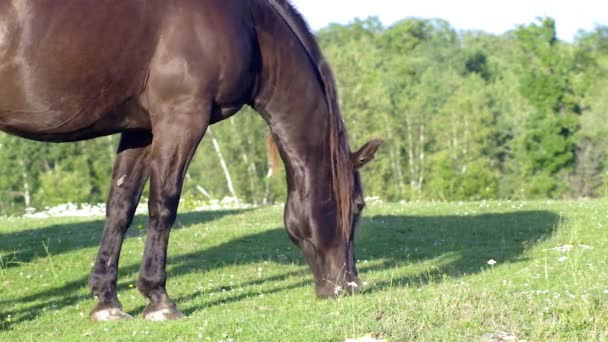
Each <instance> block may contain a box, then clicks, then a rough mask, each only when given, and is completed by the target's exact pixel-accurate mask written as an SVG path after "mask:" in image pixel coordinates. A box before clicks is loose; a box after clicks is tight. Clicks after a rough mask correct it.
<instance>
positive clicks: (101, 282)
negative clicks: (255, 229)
mask: <svg viewBox="0 0 608 342" xmlns="http://www.w3.org/2000/svg"><path fill="white" fill-rule="evenodd" d="M246 104H247V105H250V106H252V107H253V108H254V109H255V110H256V111H258V112H259V113H260V114H261V115H262V117H263V118H264V120H265V121H266V122H267V123H268V125H269V127H270V130H271V132H272V135H273V137H274V140H275V141H276V142H277V144H278V146H279V151H280V155H281V158H282V159H283V161H284V163H285V165H286V170H287V171H286V173H287V183H288V192H289V193H288V199H287V205H286V208H285V226H286V227H287V231H288V233H289V237H290V238H291V239H292V240H293V242H294V243H296V244H297V245H298V246H299V247H300V248H301V249H302V250H303V252H304V256H305V257H306V260H307V261H308V263H309V265H310V267H311V269H312V271H313V274H314V277H315V287H316V291H317V294H318V295H319V296H321V297H330V296H333V295H334V288H335V287H336V286H341V287H343V288H346V287H347V286H346V284H347V282H356V281H357V271H356V268H355V259H354V242H353V241H354V239H353V238H354V232H355V225H356V221H357V219H358V216H359V214H360V213H361V210H362V208H363V205H364V202H363V197H362V193H361V183H360V179H359V172H358V169H359V168H360V167H361V166H363V164H365V163H366V162H368V161H369V160H371V159H372V158H373V155H374V153H375V152H376V150H377V149H378V147H379V145H380V144H381V141H379V140H374V141H371V142H370V143H368V144H366V145H365V146H364V147H362V148H361V149H360V150H359V151H357V152H355V153H351V151H350V148H349V146H348V143H347V138H346V132H345V129H344V126H343V122H342V118H341V115H340V111H339V108H338V101H337V98H336V91H335V82H334V80H333V76H332V73H331V71H330V68H329V66H328V65H327V63H326V61H325V59H324V58H323V56H322V55H321V53H320V51H319V47H318V45H317V44H316V42H315V40H314V38H313V36H312V34H311V33H310V30H309V29H308V27H307V25H306V23H305V22H304V20H303V19H302V17H301V16H300V15H299V14H298V13H297V12H296V11H295V10H294V9H293V7H292V6H291V5H290V4H289V3H288V2H287V1H285V0H206V1H202V0H104V1H98V0H52V1H51V0H3V1H1V2H0V129H1V130H3V131H5V132H8V133H11V134H15V135H18V136H22V137H25V138H29V139H34V140H40V141H49V142H68V141H77V140H83V139H90V138H95V137H99V136H103V135H108V134H115V133H121V134H122V136H121V141H120V146H119V148H118V154H117V158H116V163H115V165H114V171H113V175H112V186H111V191H110V195H109V198H108V202H107V220H106V225H105V230H104V233H103V238H102V242H101V247H100V249H99V254H98V256H97V261H96V262H95V265H94V267H93V270H92V272H91V276H90V279H89V284H90V286H91V288H92V289H93V292H94V293H95V295H96V296H97V297H98V298H99V304H98V305H97V306H96V307H95V308H94V309H93V311H92V312H91V316H92V318H93V319H95V320H111V319H119V318H125V317H129V316H128V315H127V314H126V313H124V312H123V311H122V309H121V305H120V303H119V301H118V299H117V296H116V276H117V267H118V258H119V254H120V249H121V245H122V241H123V239H124V236H125V232H126V230H127V228H128V227H129V225H130V224H131V221H132V219H133V214H134V211H135V207H136V205H137V203H138V201H139V198H140V195H141V192H142V189H143V187H144V184H145V182H146V181H147V179H148V178H149V179H150V199H149V211H150V224H149V230H148V236H147V241H146V246H145V252H144V257H143V262H142V265H141V270H140V275H139V281H138V283H137V287H138V289H139V290H140V291H141V293H142V294H143V295H145V296H146V297H147V298H148V299H149V300H150V303H149V305H148V306H147V307H146V309H145V310H144V312H143V316H144V317H145V318H147V319H152V320H162V319H172V318H177V317H180V315H181V314H180V313H179V311H178V310H177V308H176V307H175V304H174V303H173V302H172V301H171V299H169V296H168V295H167V292H166V290H165V283H166V273H165V263H166V257H167V243H168V239H169V232H170V230H171V226H172V225H173V223H174V221H175V217H176V212H177V207H178V202H179V198H180V194H181V190H182V184H183V178H184V174H185V172H186V169H187V167H188V164H189V162H190V160H191V158H192V156H193V154H194V151H195V150H196V148H197V146H198V144H199V142H200V141H201V139H202V138H203V135H204V134H205V131H206V129H207V127H208V126H209V125H210V124H213V123H216V122H219V121H221V120H224V119H226V118H228V117H230V116H231V115H233V114H235V113H236V112H237V111H238V110H239V109H240V108H241V107H242V106H243V105H246Z"/></svg>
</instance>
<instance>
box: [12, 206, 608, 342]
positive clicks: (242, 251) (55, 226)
mask: <svg viewBox="0 0 608 342" xmlns="http://www.w3.org/2000/svg"><path fill="white" fill-rule="evenodd" d="M607 207H608V201H606V200H585V201H538V202H510V201H488V202H454V203H430V202H420V203H405V204H382V203H376V204H370V206H369V208H368V209H367V210H366V212H365V218H364V219H363V221H362V224H361V227H360V229H359V234H358V236H357V259H358V267H359V272H360V278H361V280H362V282H363V283H362V284H361V285H360V286H359V289H358V290H359V291H358V293H357V294H356V295H354V296H341V297H340V298H339V299H337V300H326V301H321V300H318V299H316V298H315V296H314V291H313V285H312V275H311V274H310V272H309V270H308V267H307V266H306V264H305V262H304V260H303V258H302V256H301V254H300V251H299V250H298V249H297V248H296V247H295V246H293V245H292V244H291V242H290V241H289V239H288V238H287V235H286V233H285V232H284V230H283V228H282V227H283V225H282V208H281V207H266V208H259V209H243V210H224V211H221V210H220V211H207V212H185V213H181V214H180V215H179V218H178V222H177V224H176V227H175V228H174V230H173V232H172V238H171V241H170V246H169V255H170V258H169V262H168V268H167V270H168V276H169V279H168V291H169V293H170V294H171V295H172V297H173V298H174V299H175V300H176V302H177V304H178V307H179V308H180V309H181V310H182V311H183V312H184V313H185V314H186V315H187V318H185V319H182V320H179V321H173V322H163V323H158V322H148V321H144V320H143V319H141V318H138V317H136V319H134V320H131V321H122V322H116V323H93V322H91V321H90V319H89V317H88V313H89V310H90V309H91V308H92V307H93V305H94V303H95V299H94V298H93V297H92V295H91V294H90V291H89V289H88V288H87V277H88V273H89V271H90V268H91V265H92V262H93V260H94V258H95V256H96V252H97V247H98V243H99V239H100V236H101V232H102V229H103V218H102V217H79V218H39V219H34V218H14V217H5V218H0V341H83V340H84V341H89V340H90V341H138V340H141V341H150V340H167V341H194V340H202V341H226V342H227V341H344V340H345V339H346V338H355V337H361V336H365V335H370V336H373V337H374V338H378V339H386V340H388V341H412V340H419V341H437V340H447V341H479V340H481V341H517V340H527V341H546V340H568V341H570V340H580V341H594V340H597V341H604V340H608V252H606V249H607V248H608V211H607V210H606V208H607ZM146 224H147V222H146V220H145V217H144V216H138V217H137V219H136V222H135V223H134V224H133V226H132V228H131V230H130V232H129V234H128V239H127V240H126V241H125V244H124V247H123V252H122V256H121V260H120V265H121V269H120V278H119V293H120V300H121V301H122V303H123V306H124V308H125V310H126V311H127V312H129V313H131V314H132V315H134V316H136V315H138V313H140V312H141V311H142V310H143V308H144V306H145V304H146V301H145V300H144V298H143V297H142V296H141V295H140V294H139V293H138V292H137V290H136V289H135V283H136V280H137V272H138V269H139V263H140V260H141V255H142V251H143V243H144V241H145V234H146ZM337 290H338V291H340V289H337Z"/></svg>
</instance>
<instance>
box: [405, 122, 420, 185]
mask: <svg viewBox="0 0 608 342" xmlns="http://www.w3.org/2000/svg"><path fill="white" fill-rule="evenodd" d="M405 124H406V126H407V127H406V128H405V131H406V132H407V155H408V165H409V169H410V188H411V189H412V190H413V191H414V192H415V191H416V179H417V177H416V160H415V159H414V138H413V137H412V121H411V119H410V117H409V116H408V115H407V114H406V115H405Z"/></svg>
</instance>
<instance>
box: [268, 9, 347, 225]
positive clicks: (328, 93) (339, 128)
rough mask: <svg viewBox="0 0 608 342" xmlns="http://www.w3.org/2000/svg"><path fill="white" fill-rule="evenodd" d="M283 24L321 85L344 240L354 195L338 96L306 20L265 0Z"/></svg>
mask: <svg viewBox="0 0 608 342" xmlns="http://www.w3.org/2000/svg"><path fill="white" fill-rule="evenodd" d="M267 1H268V3H269V4H270V5H271V7H273V8H274V9H275V11H276V12H277V13H278V14H279V16H280V17H281V18H282V19H283V20H284V21H285V23H286V24H287V26H288V27H289V28H290V29H291V31H292V32H293V33H294V35H295V36H296V37H297V39H298V40H299V42H300V44H301V45H302V47H303V48H304V49H305V50H306V52H307V54H308V56H309V58H310V60H311V62H312V63H313V64H314V65H315V66H316V70H317V72H318V78H319V80H320V82H321V83H322V85H323V90H324V92H325V99H326V101H327V107H328V112H329V115H328V128H329V129H328V131H329V132H328V136H327V140H328V141H327V142H328V146H329V150H330V152H329V153H330V155H331V176H332V177H331V178H332V192H333V196H334V199H335V200H336V202H337V207H336V210H337V216H338V224H339V225H340V227H341V228H342V231H343V233H344V234H345V235H346V236H347V237H348V236H350V234H351V227H352V216H351V213H352V193H353V191H354V179H353V165H352V161H351V159H350V147H349V145H348V140H347V135H346V129H345V127H344V122H343V121H342V115H341V114H340V106H339V105H338V92H337V89H336V81H335V79H334V75H333V72H332V70H331V68H330V66H329V64H328V63H327V61H326V59H325V57H323V54H322V53H321V49H320V48H319V45H318V44H317V41H316V40H315V37H314V36H313V34H312V32H311V30H310V28H309V26H308V24H307V23H306V20H304V17H303V16H302V15H301V14H300V13H299V12H298V11H297V10H296V9H295V8H294V6H293V5H292V4H291V3H290V2H289V1H288V0H267Z"/></svg>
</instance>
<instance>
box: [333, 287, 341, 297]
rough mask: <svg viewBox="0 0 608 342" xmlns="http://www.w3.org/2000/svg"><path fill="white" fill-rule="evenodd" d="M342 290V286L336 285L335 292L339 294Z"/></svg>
mask: <svg viewBox="0 0 608 342" xmlns="http://www.w3.org/2000/svg"><path fill="white" fill-rule="evenodd" d="M340 291H342V286H336V287H334V294H336V295H337V294H339V293H340Z"/></svg>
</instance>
